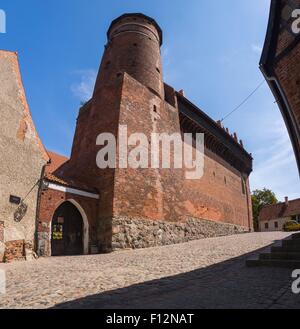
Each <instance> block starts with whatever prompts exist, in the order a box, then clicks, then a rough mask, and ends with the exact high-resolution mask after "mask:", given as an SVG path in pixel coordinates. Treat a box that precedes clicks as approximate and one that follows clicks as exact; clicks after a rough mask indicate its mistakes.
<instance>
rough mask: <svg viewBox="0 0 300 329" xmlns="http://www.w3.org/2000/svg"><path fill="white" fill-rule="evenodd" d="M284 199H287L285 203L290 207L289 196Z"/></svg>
mask: <svg viewBox="0 0 300 329" xmlns="http://www.w3.org/2000/svg"><path fill="white" fill-rule="evenodd" d="M284 200H285V205H286V206H287V207H288V206H289V198H288V197H287V196H286V197H285V198H284Z"/></svg>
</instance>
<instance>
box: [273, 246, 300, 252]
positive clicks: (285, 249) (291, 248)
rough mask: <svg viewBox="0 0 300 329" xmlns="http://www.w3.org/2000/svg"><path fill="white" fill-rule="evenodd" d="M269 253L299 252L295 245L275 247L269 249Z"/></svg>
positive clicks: (299, 248) (299, 249)
mask: <svg viewBox="0 0 300 329" xmlns="http://www.w3.org/2000/svg"><path fill="white" fill-rule="evenodd" d="M271 252H300V247H299V246H297V245H294V246H293V245H291V246H281V247H280V246H276V247H271Z"/></svg>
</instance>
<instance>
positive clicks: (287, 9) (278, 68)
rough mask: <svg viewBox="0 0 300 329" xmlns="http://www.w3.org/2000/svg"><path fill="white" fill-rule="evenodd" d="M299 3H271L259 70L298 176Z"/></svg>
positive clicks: (291, 0) (287, 0) (288, 0)
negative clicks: (280, 120) (278, 112)
mask: <svg viewBox="0 0 300 329" xmlns="http://www.w3.org/2000/svg"><path fill="white" fill-rule="evenodd" d="M296 10H300V0H272V1H271V10H270V18H269V24H268V31H267V36H266V41H265V45H264V50H263V54H262V57H261V61H260V67H261V70H262V72H263V74H264V76H265V78H266V79H267V81H268V84H269V86H270V88H271V90H272V92H273V94H274V96H275V98H276V101H277V104H278V106H279V108H280V110H281V113H282V116H283V118H284V120H285V123H286V126H287V129H288V131H289V135H290V138H291V142H292V144H293V148H294V151H295V156H296V160H297V163H298V168H299V172H300V61H299V58H300V18H299V14H297V12H298V11H296Z"/></svg>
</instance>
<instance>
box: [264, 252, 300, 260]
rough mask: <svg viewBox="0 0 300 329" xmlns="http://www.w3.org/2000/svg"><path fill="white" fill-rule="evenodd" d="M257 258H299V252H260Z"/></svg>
mask: <svg viewBox="0 0 300 329" xmlns="http://www.w3.org/2000/svg"><path fill="white" fill-rule="evenodd" d="M259 259H261V260H265V259H283V260H284V259H286V260H300V252H273V253H262V254H260V255H259Z"/></svg>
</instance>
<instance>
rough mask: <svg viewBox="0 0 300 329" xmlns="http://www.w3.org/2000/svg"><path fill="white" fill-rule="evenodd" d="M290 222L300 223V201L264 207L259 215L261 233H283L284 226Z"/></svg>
mask: <svg viewBox="0 0 300 329" xmlns="http://www.w3.org/2000/svg"><path fill="white" fill-rule="evenodd" d="M289 220H296V221H298V222H299V223H300V199H296V200H292V201H289V199H288V198H287V197H286V198H285V202H281V203H277V204H274V205H268V206H264V207H263V208H262V210H261V211H260V213H259V217H258V221H259V230H260V231H261V232H268V231H282V230H283V225H284V224H285V223H286V222H287V221H289Z"/></svg>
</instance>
